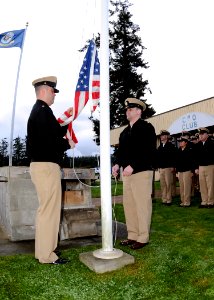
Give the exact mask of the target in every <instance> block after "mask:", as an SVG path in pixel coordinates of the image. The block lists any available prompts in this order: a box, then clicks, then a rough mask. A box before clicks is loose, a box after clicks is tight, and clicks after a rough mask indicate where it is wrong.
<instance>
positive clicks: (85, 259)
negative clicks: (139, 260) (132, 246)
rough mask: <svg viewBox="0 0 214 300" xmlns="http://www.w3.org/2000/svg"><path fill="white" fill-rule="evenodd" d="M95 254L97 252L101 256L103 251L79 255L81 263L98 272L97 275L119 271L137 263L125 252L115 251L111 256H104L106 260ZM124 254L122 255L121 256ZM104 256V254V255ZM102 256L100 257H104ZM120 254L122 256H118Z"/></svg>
mask: <svg viewBox="0 0 214 300" xmlns="http://www.w3.org/2000/svg"><path fill="white" fill-rule="evenodd" d="M94 252H96V253H95V254H98V255H99V254H100V252H102V251H96V250H95V251H91V252H85V253H81V254H80V255H79V258H80V261H81V262H82V263H83V264H85V265H86V266H87V267H88V268H89V269H90V270H92V271H94V272H96V273H106V272H111V271H115V270H118V269H121V268H123V267H124V266H126V265H130V264H133V263H134V262H135V259H134V257H133V256H131V255H130V254H127V253H124V252H123V251H118V250H116V249H115V250H114V251H111V252H115V253H111V254H110V253H109V254H105V255H103V257H104V256H105V258H98V257H95V256H94ZM121 252H122V255H121ZM102 254H103V253H102ZM102 254H101V255H100V256H102ZM119 254H120V256H118V255H119ZM111 255H112V256H117V258H116V257H114V258H109V257H110V256H111ZM106 256H109V257H108V258H106Z"/></svg>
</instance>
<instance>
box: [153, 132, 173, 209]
mask: <svg viewBox="0 0 214 300" xmlns="http://www.w3.org/2000/svg"><path fill="white" fill-rule="evenodd" d="M169 137H170V132H169V131H167V130H165V129H163V130H161V132H160V140H161V144H160V146H159V147H158V151H157V165H158V168H159V172H160V186H161V193H162V203H163V204H164V205H167V206H170V205H171V204H172V186H173V174H174V172H175V163H176V153H177V149H176V147H175V146H174V145H173V144H172V143H171V142H170V141H169Z"/></svg>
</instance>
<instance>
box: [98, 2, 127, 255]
mask: <svg viewBox="0 0 214 300" xmlns="http://www.w3.org/2000/svg"><path fill="white" fill-rule="evenodd" d="M108 2H109V1H108V0H103V1H102V5H101V16H102V25H101V35H100V178H101V181H100V185H101V223H102V249H98V250H95V251H94V252H93V255H94V256H95V257H98V258H103V259H112V258H118V257H121V256H122V255H123V251H122V250H118V249H114V248H113V237H112V201H111V159H110V157H111V154H110V117H109V116H110V113H109V99H110V97H109V32H108V14H109V11H108Z"/></svg>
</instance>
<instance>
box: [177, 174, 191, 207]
mask: <svg viewBox="0 0 214 300" xmlns="http://www.w3.org/2000/svg"><path fill="white" fill-rule="evenodd" d="M178 179H179V185H180V197H181V204H183V205H184V206H185V205H186V206H189V205H190V202H191V189H192V172H191V171H186V172H178Z"/></svg>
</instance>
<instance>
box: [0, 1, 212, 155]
mask: <svg viewBox="0 0 214 300" xmlns="http://www.w3.org/2000/svg"><path fill="white" fill-rule="evenodd" d="M130 2H131V3H133V6H132V7H131V8H130V11H131V12H132V13H133V18H132V21H133V22H134V23H135V24H138V25H139V26H140V29H141V31H140V33H139V35H140V36H141V38H142V43H143V45H144V46H145V47H146V48H147V49H146V50H145V51H144V56H143V58H144V59H145V61H147V62H148V64H149V66H150V68H149V69H148V70H145V71H143V74H144V79H148V81H149V87H150V88H151V90H152V94H151V95H150V94H148V95H146V98H147V99H148V100H147V102H148V103H151V104H152V106H153V107H154V109H155V110H156V112H157V113H161V112H164V111H167V110H171V109H174V108H177V107H180V106H183V105H187V104H190V103H193V102H197V101H200V100H203V99H206V98H209V97H212V96H214V84H213V70H214V59H213V57H214V40H213V28H214V18H213V0H161V1H160V0H130ZM100 12H101V9H100V0H80V1H69V0H61V1H56V0H52V1H51V0H45V1H44V0H43V1H42V0H37V1H36V2H33V3H32V2H31V1H29V0H19V1H16V0H7V1H3V2H2V3H1V18H0V33H3V32H6V31H10V30H18V29H23V28H25V25H26V22H29V26H28V29H27V34H26V39H25V44H24V51H23V57H22V64H21V70H20V77H19V86H18V94H17V99H16V101H17V103H16V117H15V129H14V137H17V136H18V135H19V136H21V137H23V138H24V136H25V135H26V123H27V119H28V116H29V113H30V111H31V108H32V106H33V104H34V102H35V93H34V89H33V87H32V84H31V83H32V81H33V80H34V79H36V78H38V77H43V76H48V75H55V76H57V77H58V88H59V90H60V93H59V94H58V95H57V96H56V99H55V104H54V105H53V106H52V107H51V108H52V110H53V111H54V114H55V115H56V116H57V117H58V116H60V115H61V113H62V112H63V111H64V110H65V109H66V108H68V107H69V106H71V105H72V104H73V99H74V92H75V87H76V83H77V80H78V74H79V70H80V68H81V65H82V61H83V57H84V55H85V53H79V52H78V49H80V48H81V47H82V46H83V45H84V44H85V41H86V40H87V39H90V38H91V37H92V36H93V34H95V35H96V34H97V32H100V31H101V30H100V20H101V16H100ZM19 56H20V49H19V48H11V49H1V48H0V65H1V72H0V139H2V138H4V137H7V138H8V140H9V137H10V128H11V115H12V106H13V101H14V90H15V82H16V76H17V68H18V62H19ZM89 116H90V112H89V109H88V107H85V109H84V110H83V112H82V113H81V114H80V116H79V117H78V118H77V119H76V120H75V121H74V123H73V126H74V130H75V133H76V135H77V138H78V140H79V143H78V144H77V146H76V150H75V151H76V154H80V153H81V154H82V155H91V154H92V153H94V152H97V151H99V149H98V147H97V146H96V145H95V144H94V142H93V141H92V137H93V131H92V124H91V123H90V121H88V117H89Z"/></svg>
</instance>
